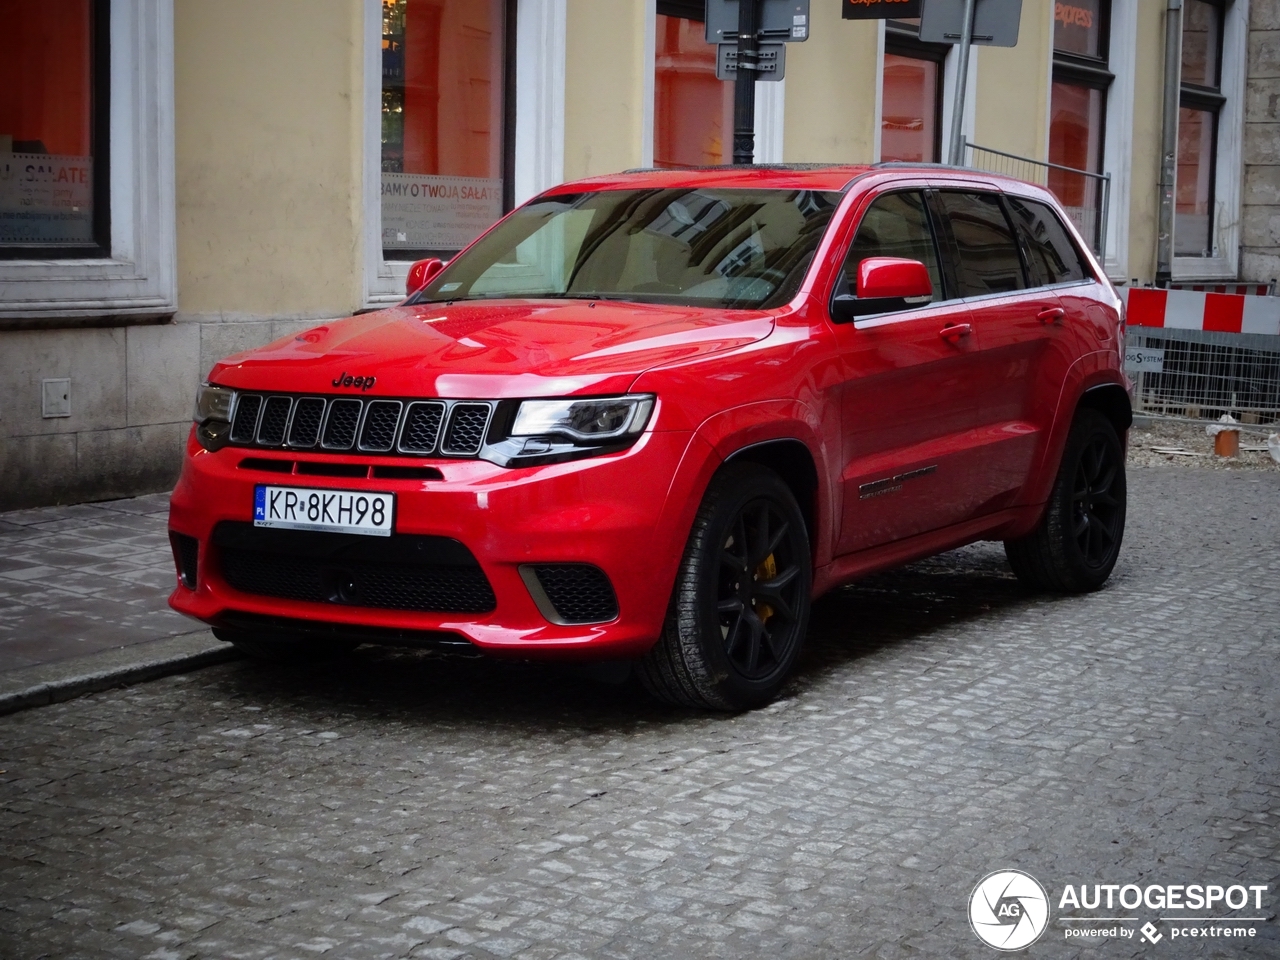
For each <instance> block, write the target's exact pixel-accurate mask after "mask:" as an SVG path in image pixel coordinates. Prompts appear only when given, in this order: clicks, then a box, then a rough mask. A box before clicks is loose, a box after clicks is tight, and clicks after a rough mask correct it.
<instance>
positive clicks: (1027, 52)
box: [943, 0, 1132, 160]
mask: <svg viewBox="0 0 1280 960" xmlns="http://www.w3.org/2000/svg"><path fill="white" fill-rule="evenodd" d="M1121 2H1132V0H1121ZM1052 16H1053V0H1022V22H1021V23H1020V24H1019V25H1018V45H1017V46H1016V47H982V48H981V51H982V52H981V54H980V55H979V57H978V71H977V72H978V82H977V84H976V87H977V90H976V91H975V92H976V94H977V99H976V100H975V101H974V132H973V140H974V142H975V143H978V144H980V145H982V146H984V147H991V148H992V149H994V150H1003V151H1005V152H1006V153H1014V154H1017V155H1018V156H1020V157H1031V158H1032V159H1035V160H1045V159H1047V158H1048V152H1049V151H1048V146H1049V116H1048V114H1049V64H1050V62H1051V61H1052V58H1053V19H1052ZM975 49H976V48H975ZM948 133H949V131H943V136H944V138H945V137H946V136H947V135H948Z"/></svg>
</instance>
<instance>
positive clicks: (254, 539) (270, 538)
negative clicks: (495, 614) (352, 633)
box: [213, 522, 497, 613]
mask: <svg viewBox="0 0 1280 960" xmlns="http://www.w3.org/2000/svg"><path fill="white" fill-rule="evenodd" d="M371 540H376V541H377V542H376V543H371V542H370V541H371ZM213 542H214V544H215V545H216V546H217V548H218V558H219V565H220V567H221V570H222V576H223V579H225V580H226V581H227V583H228V584H229V585H230V586H231V587H233V588H234V589H236V590H239V591H241V592H242V593H252V594H257V595H259V596H267V597H280V598H281V599H285V600H302V601H306V602H309V603H333V604H341V605H344V606H356V607H377V608H380V609H384V610H414V611H419V612H424V613H488V612H489V611H491V610H493V609H494V608H495V607H496V606H497V598H496V597H495V596H494V594H493V588H492V587H491V586H490V584H489V580H488V578H487V577H486V576H485V575H484V571H483V570H482V569H481V568H480V564H479V563H477V562H476V559H475V557H474V556H473V555H472V553H471V551H470V550H468V549H467V548H466V547H465V546H463V545H462V544H461V543H459V542H458V541H457V540H451V539H449V538H447V537H422V536H410V535H406V534H398V535H395V536H391V537H386V538H383V537H377V538H374V537H362V536H357V535H348V534H340V533H315V532H311V531H306V530H269V529H261V528H258V527H254V526H253V525H251V524H247V523H231V522H225V523H221V524H219V525H218V527H217V529H216V530H215V531H214V536H213Z"/></svg>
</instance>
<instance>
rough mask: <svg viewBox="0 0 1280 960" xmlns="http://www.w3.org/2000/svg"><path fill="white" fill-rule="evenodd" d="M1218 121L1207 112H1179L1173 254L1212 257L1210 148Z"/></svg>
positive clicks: (1211, 159)
mask: <svg viewBox="0 0 1280 960" xmlns="http://www.w3.org/2000/svg"><path fill="white" fill-rule="evenodd" d="M1216 122H1217V117H1216V116H1215V114H1214V113H1213V112H1212V111H1210V110H1193V109H1188V108H1186V107H1183V108H1182V109H1181V110H1179V111H1178V189H1177V194H1176V199H1175V207H1174V228H1173V235H1174V251H1173V252H1174V254H1175V255H1177V256H1180V257H1207V256H1210V255H1211V254H1212V249H1211V248H1212V243H1211V242H1210V226H1211V224H1212V219H1213V218H1212V213H1213V144H1214V139H1215V137H1214V132H1215V131H1214V127H1215V125H1216Z"/></svg>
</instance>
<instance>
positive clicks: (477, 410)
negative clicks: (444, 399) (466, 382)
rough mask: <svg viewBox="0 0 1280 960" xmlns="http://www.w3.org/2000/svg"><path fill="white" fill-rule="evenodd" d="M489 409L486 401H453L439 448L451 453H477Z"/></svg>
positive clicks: (482, 440)
mask: <svg viewBox="0 0 1280 960" xmlns="http://www.w3.org/2000/svg"><path fill="white" fill-rule="evenodd" d="M491 409H492V408H491V407H490V406H489V404H487V403H455V404H454V405H453V411H452V412H451V413H450V414H449V429H448V430H447V431H446V433H445V439H444V444H443V445H442V446H441V450H442V451H443V452H444V453H453V454H458V453H463V454H466V453H479V452H480V444H481V443H483V442H484V428H485V427H487V426H488V425H489V413H490V410H491Z"/></svg>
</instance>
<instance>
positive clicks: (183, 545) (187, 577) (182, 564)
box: [169, 530, 200, 590]
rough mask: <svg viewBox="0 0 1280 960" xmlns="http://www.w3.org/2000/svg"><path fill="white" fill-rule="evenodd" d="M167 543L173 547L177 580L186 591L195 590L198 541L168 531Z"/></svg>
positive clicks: (198, 556) (198, 550)
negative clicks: (176, 566)
mask: <svg viewBox="0 0 1280 960" xmlns="http://www.w3.org/2000/svg"><path fill="white" fill-rule="evenodd" d="M169 543H171V544H172V545H173V561H174V563H176V564H177V565H178V579H179V580H180V581H181V582H182V585H183V586H184V587H186V588H187V589H188V590H194V589H195V588H196V575H197V573H198V572H199V571H198V568H197V565H198V563H199V560H200V541H199V540H197V539H196V538H195V537H188V536H187V535H186V534H185V533H175V532H174V531H172V530H170V531H169Z"/></svg>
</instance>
